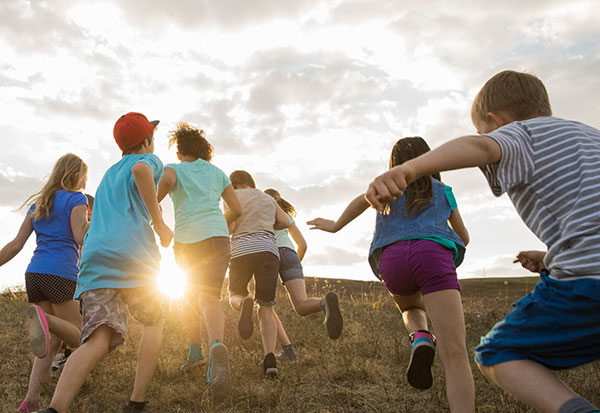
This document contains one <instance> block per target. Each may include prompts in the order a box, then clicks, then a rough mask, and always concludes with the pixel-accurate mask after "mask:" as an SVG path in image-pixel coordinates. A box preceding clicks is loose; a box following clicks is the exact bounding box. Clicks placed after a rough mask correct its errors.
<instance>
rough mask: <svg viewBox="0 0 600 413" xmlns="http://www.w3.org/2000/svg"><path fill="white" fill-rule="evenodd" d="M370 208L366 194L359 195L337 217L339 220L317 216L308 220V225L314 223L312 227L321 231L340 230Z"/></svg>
mask: <svg viewBox="0 0 600 413" xmlns="http://www.w3.org/2000/svg"><path fill="white" fill-rule="evenodd" d="M367 208H369V203H368V202H367V200H366V199H365V196H364V195H359V196H357V197H356V198H354V199H353V200H352V201H350V203H349V204H348V206H347V207H346V209H345V210H344V212H342V215H340V217H339V218H338V219H337V221H332V220H330V219H324V218H315V219H312V220H310V221H308V222H307V224H308V225H313V227H311V228H310V229H320V230H321V231H327V232H338V231H339V230H340V229H342V228H344V227H345V226H346V225H347V224H348V223H350V222H352V221H353V220H354V219H355V218H356V217H358V216H360V214H362V213H363V212H365V211H366V210H367Z"/></svg>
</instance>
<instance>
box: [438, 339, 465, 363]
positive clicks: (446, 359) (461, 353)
mask: <svg viewBox="0 0 600 413" xmlns="http://www.w3.org/2000/svg"><path fill="white" fill-rule="evenodd" d="M438 349H439V355H440V359H441V360H442V363H444V364H448V363H454V362H464V361H466V362H467V363H468V362H469V355H468V353H467V347H466V345H465V344H464V343H458V342H457V343H450V344H448V343H446V344H445V345H440V346H438Z"/></svg>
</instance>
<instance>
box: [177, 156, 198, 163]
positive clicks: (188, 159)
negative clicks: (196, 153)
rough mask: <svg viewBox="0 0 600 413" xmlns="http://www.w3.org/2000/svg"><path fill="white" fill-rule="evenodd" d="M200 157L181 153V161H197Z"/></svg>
mask: <svg viewBox="0 0 600 413" xmlns="http://www.w3.org/2000/svg"><path fill="white" fill-rule="evenodd" d="M198 159H199V158H194V157H193V156H190V155H181V158H180V160H181V162H194V161H197V160H198Z"/></svg>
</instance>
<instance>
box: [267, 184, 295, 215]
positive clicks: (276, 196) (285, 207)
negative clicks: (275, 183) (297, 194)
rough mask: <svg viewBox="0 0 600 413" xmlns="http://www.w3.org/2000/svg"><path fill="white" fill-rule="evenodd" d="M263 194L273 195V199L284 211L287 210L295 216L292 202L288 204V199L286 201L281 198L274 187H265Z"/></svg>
mask: <svg viewBox="0 0 600 413" xmlns="http://www.w3.org/2000/svg"><path fill="white" fill-rule="evenodd" d="M265 194H267V195H270V196H271V197H273V199H274V200H275V201H276V202H277V204H278V205H279V206H280V207H281V209H283V210H284V211H285V212H287V213H288V214H290V215H291V216H293V217H295V216H296V208H294V206H293V205H292V204H290V203H289V202H288V201H286V200H285V199H283V198H282V197H281V195H280V194H279V192H277V191H276V190H275V189H273V188H268V189H265Z"/></svg>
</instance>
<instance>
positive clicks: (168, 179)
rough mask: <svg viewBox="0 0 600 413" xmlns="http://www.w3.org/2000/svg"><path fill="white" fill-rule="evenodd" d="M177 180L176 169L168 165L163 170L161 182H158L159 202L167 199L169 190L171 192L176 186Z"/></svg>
mask: <svg viewBox="0 0 600 413" xmlns="http://www.w3.org/2000/svg"><path fill="white" fill-rule="evenodd" d="M176 182H177V172H175V169H173V168H169V167H166V168H165V169H164V170H163V175H162V177H161V178H160V182H159V183H158V196H157V200H158V203H159V204H160V202H161V201H162V200H163V199H165V197H166V196H167V194H168V193H169V192H171V190H172V189H173V187H174V186H175V183H176Z"/></svg>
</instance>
